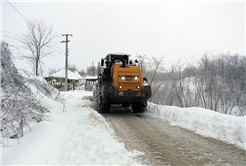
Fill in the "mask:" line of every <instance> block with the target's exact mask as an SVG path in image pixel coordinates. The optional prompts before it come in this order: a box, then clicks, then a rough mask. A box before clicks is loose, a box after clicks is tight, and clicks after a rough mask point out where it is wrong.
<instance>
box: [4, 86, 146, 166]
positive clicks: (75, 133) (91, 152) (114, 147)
mask: <svg viewBox="0 0 246 166" xmlns="http://www.w3.org/2000/svg"><path fill="white" fill-rule="evenodd" d="M63 94H65V96H72V97H73V98H71V99H70V101H67V103H66V112H63V105H62V104H61V103H58V102H56V101H54V100H51V99H49V98H47V97H45V96H43V98H42V103H43V104H45V105H46V106H47V107H48V109H49V110H50V112H51V113H47V114H46V116H47V121H42V122H40V123H37V124H35V125H33V126H32V132H30V131H28V130H27V131H26V132H25V136H24V137H22V138H20V144H18V141H17V140H16V139H9V140H8V147H3V148H2V165H44V164H52V165H64V164H66V165H71V164H72V165H98V164H100V165H102V164H110V165H111V164H114V165H115V164H117V165H131V164H133V165H135V164H138V163H137V162H136V161H134V160H133V159H132V158H133V157H134V156H137V155H141V153H140V152H138V151H133V152H128V151H127V150H126V149H125V146H124V144H123V143H120V142H118V141H117V139H115V138H114V136H113V131H112V129H110V128H109V126H108V124H107V123H106V122H105V119H104V118H103V117H102V116H101V115H100V114H98V113H97V112H96V111H94V110H93V109H92V108H91V107H93V106H94V103H92V102H91V101H89V100H84V99H82V98H83V97H84V96H91V92H85V91H70V92H63ZM84 98H85V99H86V98H87V97H84ZM5 141H6V140H5Z"/></svg>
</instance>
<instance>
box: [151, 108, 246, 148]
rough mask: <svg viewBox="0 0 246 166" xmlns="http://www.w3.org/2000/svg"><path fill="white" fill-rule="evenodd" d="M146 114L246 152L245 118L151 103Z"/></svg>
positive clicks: (205, 110) (201, 109)
mask: <svg viewBox="0 0 246 166" xmlns="http://www.w3.org/2000/svg"><path fill="white" fill-rule="evenodd" d="M146 114H148V115H150V116H153V117H157V118H160V119H162V120H165V121H168V122H169V123H170V124H171V125H175V126H180V127H183V128H186V129H188V130H192V131H194V132H196V133H198V134H200V135H203V136H206V137H212V138H215V139H219V140H222V141H226V142H228V143H231V144H234V145H236V146H238V147H239V148H242V149H244V150H246V123H245V118H246V116H241V117H239V116H232V115H225V114H221V113H218V112H215V111H212V110H207V109H203V108H197V107H191V108H179V107H175V106H161V105H156V104H153V103H148V108H147V110H146Z"/></svg>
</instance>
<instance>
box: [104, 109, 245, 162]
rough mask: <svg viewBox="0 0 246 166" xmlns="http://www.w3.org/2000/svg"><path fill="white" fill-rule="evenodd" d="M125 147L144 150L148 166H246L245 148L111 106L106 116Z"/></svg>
mask: <svg viewBox="0 0 246 166" xmlns="http://www.w3.org/2000/svg"><path fill="white" fill-rule="evenodd" d="M103 116H104V117H105V119H106V121H108V122H109V124H110V125H111V126H112V127H113V128H114V130H115V134H116V135H117V137H118V138H119V139H120V141H122V142H124V144H125V146H126V149H127V150H129V151H132V150H134V149H136V150H138V151H140V152H143V153H144V155H142V156H138V158H136V160H138V161H139V162H140V163H142V164H147V165H246V158H245V151H244V150H241V149H239V148H237V147H235V146H234V145H231V144H226V143H224V142H222V141H219V140H216V139H212V138H207V137H202V136H200V135H197V134H195V133H194V132H191V131H188V130H185V129H182V128H180V127H174V126H171V125H169V124H167V123H166V122H163V121H161V120H158V119H156V118H153V117H150V116H148V115H145V114H133V113H131V110H130V108H122V107H119V106H118V105H112V106H111V112H110V113H109V114H104V115H103Z"/></svg>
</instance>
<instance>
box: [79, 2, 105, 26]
mask: <svg viewBox="0 0 246 166" xmlns="http://www.w3.org/2000/svg"><path fill="white" fill-rule="evenodd" d="M101 4H102V2H100V3H99V5H97V7H96V8H95V9H94V10H93V11H92V12H91V13H90V14H89V15H88V16H87V17H86V18H85V19H84V20H83V21H82V22H81V23H80V24H79V26H80V25H81V24H82V23H84V22H85V20H87V19H88V18H89V17H90V16H91V15H92V13H94V12H95V11H96V9H97V8H98V7H99V6H100V5H101ZM79 26H77V27H76V28H75V29H74V31H75V30H76V29H77V28H78V27H79Z"/></svg>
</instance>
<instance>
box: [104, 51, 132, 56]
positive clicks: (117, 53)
mask: <svg viewBox="0 0 246 166" xmlns="http://www.w3.org/2000/svg"><path fill="white" fill-rule="evenodd" d="M108 55H127V56H129V57H130V56H131V55H130V54H125V53H119V52H116V53H109V54H108Z"/></svg>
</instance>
